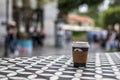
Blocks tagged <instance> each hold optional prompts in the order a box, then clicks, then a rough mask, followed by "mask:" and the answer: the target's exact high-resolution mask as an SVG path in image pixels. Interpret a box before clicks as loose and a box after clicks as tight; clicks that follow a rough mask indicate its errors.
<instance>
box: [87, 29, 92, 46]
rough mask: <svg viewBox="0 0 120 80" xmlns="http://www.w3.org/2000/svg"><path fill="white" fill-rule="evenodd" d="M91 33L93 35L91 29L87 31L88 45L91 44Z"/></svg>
mask: <svg viewBox="0 0 120 80" xmlns="http://www.w3.org/2000/svg"><path fill="white" fill-rule="evenodd" d="M93 35H94V32H93V31H92V30H91V31H88V33H87V38H88V43H89V45H91V44H92V43H93Z"/></svg>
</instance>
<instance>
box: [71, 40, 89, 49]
mask: <svg viewBox="0 0 120 80" xmlns="http://www.w3.org/2000/svg"><path fill="white" fill-rule="evenodd" d="M72 47H84V48H85V47H86V48H89V47H90V46H89V44H88V42H85V41H73V42H72Z"/></svg>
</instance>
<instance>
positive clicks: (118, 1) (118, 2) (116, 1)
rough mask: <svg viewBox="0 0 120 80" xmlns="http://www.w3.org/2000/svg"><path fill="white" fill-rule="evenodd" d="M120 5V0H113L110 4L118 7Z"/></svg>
mask: <svg viewBox="0 0 120 80" xmlns="http://www.w3.org/2000/svg"><path fill="white" fill-rule="evenodd" d="M119 5H120V0H111V1H110V4H109V6H110V7H116V6H119Z"/></svg>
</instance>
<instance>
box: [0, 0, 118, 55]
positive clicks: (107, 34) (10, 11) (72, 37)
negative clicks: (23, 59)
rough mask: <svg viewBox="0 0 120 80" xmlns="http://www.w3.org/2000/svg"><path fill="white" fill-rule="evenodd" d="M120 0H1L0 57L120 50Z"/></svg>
mask: <svg viewBox="0 0 120 80" xmlns="http://www.w3.org/2000/svg"><path fill="white" fill-rule="evenodd" d="M119 5H120V0H0V57H18V56H29V57H30V56H40V55H71V48H72V41H88V42H89V44H90V50H89V51H90V52H91V53H96V52H106V51H107V52H113V51H120V6H119Z"/></svg>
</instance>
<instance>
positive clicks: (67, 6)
mask: <svg viewBox="0 0 120 80" xmlns="http://www.w3.org/2000/svg"><path fill="white" fill-rule="evenodd" d="M103 1H104V0H58V9H59V10H60V14H67V13H69V12H70V11H72V10H74V9H76V8H78V7H79V6H80V5H82V4H87V5H88V6H89V7H91V6H96V5H99V4H100V3H101V2H103Z"/></svg>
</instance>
